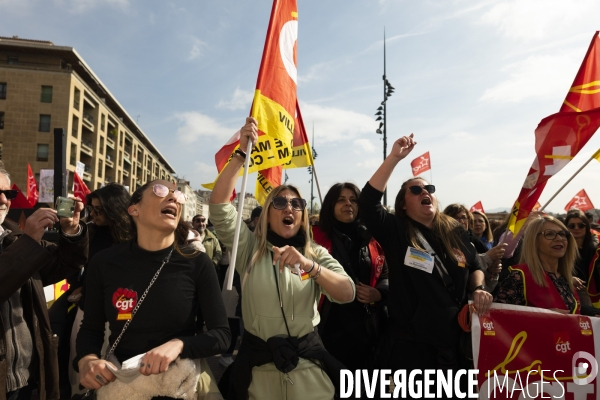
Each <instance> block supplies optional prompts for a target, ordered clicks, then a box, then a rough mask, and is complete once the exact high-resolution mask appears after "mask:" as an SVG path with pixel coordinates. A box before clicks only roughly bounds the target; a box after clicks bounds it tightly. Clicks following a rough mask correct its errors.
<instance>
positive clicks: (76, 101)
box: [73, 88, 81, 110]
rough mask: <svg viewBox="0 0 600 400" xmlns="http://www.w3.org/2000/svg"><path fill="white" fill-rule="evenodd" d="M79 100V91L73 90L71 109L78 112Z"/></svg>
mask: <svg viewBox="0 0 600 400" xmlns="http://www.w3.org/2000/svg"><path fill="white" fill-rule="evenodd" d="M80 98H81V91H80V90H79V89H77V88H75V93H74V94H73V108H74V109H76V110H79V99H80Z"/></svg>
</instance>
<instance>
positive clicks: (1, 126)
mask: <svg viewBox="0 0 600 400" xmlns="http://www.w3.org/2000/svg"><path fill="white" fill-rule="evenodd" d="M0 129H4V111H0Z"/></svg>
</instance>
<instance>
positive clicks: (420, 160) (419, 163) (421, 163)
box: [410, 152, 431, 176]
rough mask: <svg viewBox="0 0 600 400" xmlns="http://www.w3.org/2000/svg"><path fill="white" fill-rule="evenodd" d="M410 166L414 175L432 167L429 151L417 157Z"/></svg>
mask: <svg viewBox="0 0 600 400" xmlns="http://www.w3.org/2000/svg"><path fill="white" fill-rule="evenodd" d="M410 167H411V168H412V173H413V176H418V175H420V174H421V173H423V172H425V171H429V170H430V169H431V159H430V158H429V152H427V153H425V154H423V155H421V156H419V157H417V158H415V159H414V160H412V161H411V163H410Z"/></svg>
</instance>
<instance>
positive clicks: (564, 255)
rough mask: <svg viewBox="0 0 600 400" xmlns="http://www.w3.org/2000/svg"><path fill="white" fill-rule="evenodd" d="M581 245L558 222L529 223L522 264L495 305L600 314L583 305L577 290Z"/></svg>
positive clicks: (550, 219)
mask: <svg viewBox="0 0 600 400" xmlns="http://www.w3.org/2000/svg"><path fill="white" fill-rule="evenodd" d="M577 253H578V252H577V242H576V241H575V239H574V238H573V235H571V233H570V232H569V231H568V230H567V227H566V226H564V225H563V224H562V222H560V221H559V220H558V219H556V218H554V217H551V216H548V215H544V216H542V217H539V218H537V219H535V220H533V221H531V222H530V223H529V225H528V226H527V228H526V229H525V233H524V235H523V247H522V250H521V259H520V264H518V265H514V266H512V267H509V271H510V274H509V275H508V277H507V278H506V279H504V280H503V281H502V282H500V284H499V287H498V291H497V293H496V296H495V297H494V301H495V302H497V303H505V304H515V305H522V306H529V307H540V308H547V309H550V310H553V311H557V312H560V313H562V314H584V315H596V314H600V310H597V309H595V308H594V307H592V306H585V305H582V304H581V303H580V301H579V295H578V294H577V291H576V290H574V287H573V272H574V269H575V260H576V259H577Z"/></svg>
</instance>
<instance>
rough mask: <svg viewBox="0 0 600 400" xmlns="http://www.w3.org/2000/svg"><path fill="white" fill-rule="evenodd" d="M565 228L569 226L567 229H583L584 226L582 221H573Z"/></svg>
mask: <svg viewBox="0 0 600 400" xmlns="http://www.w3.org/2000/svg"><path fill="white" fill-rule="evenodd" d="M567 228H569V229H583V228H585V224H584V223H582V222H579V223H576V224H575V223H573V224H569V225H567Z"/></svg>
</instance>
